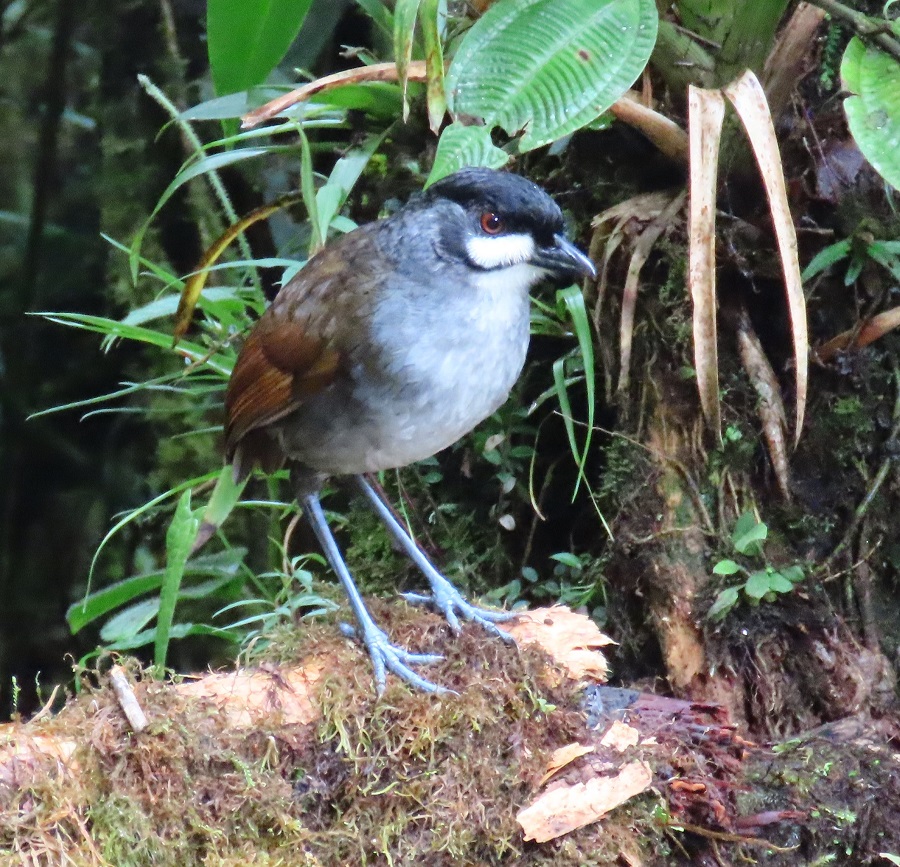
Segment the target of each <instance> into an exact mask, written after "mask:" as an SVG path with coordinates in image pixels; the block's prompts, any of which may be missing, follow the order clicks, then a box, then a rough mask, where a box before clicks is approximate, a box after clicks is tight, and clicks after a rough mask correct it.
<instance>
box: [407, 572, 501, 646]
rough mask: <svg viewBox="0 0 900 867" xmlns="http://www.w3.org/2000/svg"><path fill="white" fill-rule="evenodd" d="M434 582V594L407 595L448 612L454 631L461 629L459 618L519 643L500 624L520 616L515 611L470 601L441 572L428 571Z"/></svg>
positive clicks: (446, 617) (440, 610)
mask: <svg viewBox="0 0 900 867" xmlns="http://www.w3.org/2000/svg"><path fill="white" fill-rule="evenodd" d="M426 574H427V577H428V580H429V582H430V583H431V593H429V594H423V593H404V594H403V598H404V599H405V600H406V601H407V602H409V603H411V604H413V605H431V606H432V607H433V608H436V609H437V610H438V611H439V612H440V613H441V614H443V615H444V618H445V619H446V621H447V623H448V624H449V625H450V628H451V629H452V630H453V631H454V632H457V633H458V632H459V630H460V626H459V618H460V617H462V618H463V620H468V621H470V622H472V623H477V624H479V626H482V627H483V628H484V629H485V630H487V632H489V633H490V634H491V635H494V636H496V637H497V638H500V639H502V640H503V641H506V642H509V643H510V644H514V643H515V639H514V638H513V637H512V636H511V635H510V634H509V633H508V632H506V631H505V630H503V629H501V628H500V627H499V626H497V624H498V623H505V622H506V621H508V620H514V619H515V618H516V617H517V616H518V615H517V614H516V613H515V612H512V611H492V610H490V609H488V608H479V607H478V606H476V605H473V604H472V603H471V602H469V601H468V600H467V599H466V598H465V596H463V595H462V593H460V592H459V590H457V589H456V588H455V587H454V586H453V585H452V584H451V583H450V582H449V581H448V580H447V579H446V578H445V577H444V576H443V575H441V573H440V572H437V571H434V572H433V574H432V573H426Z"/></svg>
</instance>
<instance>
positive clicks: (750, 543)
mask: <svg viewBox="0 0 900 867" xmlns="http://www.w3.org/2000/svg"><path fill="white" fill-rule="evenodd" d="M767 534H768V528H767V527H766V525H765V524H762V523H760V522H759V521H757V520H756V515H754V514H753V512H744V514H743V515H741V517H740V518H738V519H737V522H736V523H735V525H734V532H733V533H732V534H731V541H732V543H733V544H734V548H735V550H736V551H737V552H738V553H740V554H757V553H759V552H760V551H761V550H762V546H761V545H760V544H759V543H760V542H763V541H765V538H766V535H767Z"/></svg>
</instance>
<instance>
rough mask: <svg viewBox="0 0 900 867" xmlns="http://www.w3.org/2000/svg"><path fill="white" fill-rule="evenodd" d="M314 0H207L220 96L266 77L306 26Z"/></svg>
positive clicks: (212, 63) (209, 36) (213, 68)
mask: <svg viewBox="0 0 900 867" xmlns="http://www.w3.org/2000/svg"><path fill="white" fill-rule="evenodd" d="M311 5H312V0H240V2H235V0H207V4H206V38H207V42H208V49H209V67H210V71H211V72H212V79H213V84H214V85H215V88H216V93H217V94H219V95H220V96H221V95H223V94H226V93H235V92H237V91H240V90H246V89H247V88H248V87H253V86H254V85H255V84H260V83H262V82H263V81H265V79H266V77H267V76H268V74H269V73H270V72H271V71H272V70H273V69H274V68H275V67H276V66H277V65H278V63H279V61H280V60H281V58H282V57H284V55H285V54H286V53H287V50H288V48H290V46H291V43H292V42H293V41H294V39H295V38H296V36H297V34H298V33H299V32H300V26H301V25H302V24H303V19H304V18H306V13H307V12H308V11H309V7H310V6H311Z"/></svg>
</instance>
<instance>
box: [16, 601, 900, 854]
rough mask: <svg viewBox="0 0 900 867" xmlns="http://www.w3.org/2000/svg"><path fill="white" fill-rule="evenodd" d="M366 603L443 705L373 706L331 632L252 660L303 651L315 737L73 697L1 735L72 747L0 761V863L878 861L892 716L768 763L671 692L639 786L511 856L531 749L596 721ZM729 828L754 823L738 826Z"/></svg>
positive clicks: (392, 695)
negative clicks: (6, 765)
mask: <svg viewBox="0 0 900 867" xmlns="http://www.w3.org/2000/svg"><path fill="white" fill-rule="evenodd" d="M373 608H374V609H375V614H376V617H377V618H378V619H379V620H380V621H381V622H383V623H385V625H386V626H387V628H388V630H389V631H390V633H391V635H392V636H393V637H394V639H395V640H396V641H398V642H400V643H401V644H404V645H407V646H409V647H415V648H420V649H425V648H427V649H429V650H434V651H437V652H439V653H443V654H444V655H445V659H444V660H443V661H442V662H440V663H438V664H436V665H434V666H430V667H429V669H428V675H429V677H431V678H433V679H434V680H435V681H436V682H438V683H441V684H443V685H445V686H448V687H450V688H452V689H454V690H456V691H457V692H458V693H459V694H458V695H450V696H440V697H439V696H433V695H426V694H423V693H414V692H412V691H411V690H410V689H408V688H407V687H406V686H404V685H402V684H399V683H397V682H394V681H393V680H392V681H390V682H389V684H388V688H387V690H386V691H385V693H384V695H383V696H381V697H380V698H378V697H376V696H375V693H374V689H373V685H372V677H371V668H370V665H369V663H368V660H366V659H365V657H364V655H363V654H362V652H361V651H360V650H359V648H357V647H356V646H355V645H353V644H352V643H350V642H348V641H346V640H345V639H343V638H341V637H340V635H339V634H338V632H337V630H336V629H335V627H334V625H333V624H319V625H316V626H313V627H308V628H303V629H293V630H284V631H283V632H280V633H277V634H275V635H273V637H272V639H273V640H272V642H271V644H270V645H269V647H268V649H267V651H266V657H265V659H259V660H256V662H257V663H258V665H259V666H261V667H262V668H263V670H266V671H270V672H271V675H272V677H273V678H277V677H278V672H279V671H284V670H287V668H288V667H298V666H301V665H302V660H307V661H308V660H309V659H310V658H312V657H314V656H316V657H318V658H322V656H323V655H325V656H327V657H328V658H329V659H330V660H331V661H332V662H331V663H330V664H329V667H328V673H327V674H326V675H325V677H324V679H323V680H322V681H321V682H320V685H319V687H318V692H317V694H316V696H315V701H316V703H317V704H318V706H319V707H320V708H321V711H322V716H321V718H320V719H319V720H318V721H317V722H315V723H311V724H307V725H300V724H294V725H285V724H283V721H279V720H278V718H277V714H275V715H273V717H272V721H271V724H270V725H268V724H262V725H256V726H255V727H254V728H253V729H250V730H247V729H244V730H235V729H234V728H231V727H230V726H229V724H228V721H227V716H226V715H225V714H224V713H222V712H221V711H219V709H218V708H217V706H216V705H215V704H213V703H212V702H207V701H203V700H194V701H186V700H185V698H184V697H183V696H181V695H180V694H179V693H178V692H177V691H176V690H175V689H173V688H172V685H171V684H168V683H152V682H150V683H145V684H142V685H141V687H140V688H139V690H138V694H139V696H140V700H141V704H142V706H143V708H144V710H145V712H146V714H147V716H148V717H149V719H150V720H151V725H150V728H149V729H148V730H146V731H145V732H143V733H142V734H140V735H134V734H133V733H131V731H130V729H129V727H128V725H127V723H126V722H125V720H124V718H123V716H122V713H121V709H120V707H119V705H118V703H117V701H116V699H115V697H114V696H113V694H112V692H111V691H110V690H109V689H108V688H107V687H105V686H104V687H95V688H90V689H86V690H85V691H84V692H83V693H82V694H81V695H80V696H78V697H77V698H75V699H73V700H72V701H71V702H69V704H68V705H67V707H66V708H65V710H64V711H63V712H62V713H61V714H59V715H58V716H57V717H55V718H54V719H52V720H49V721H47V722H43V723H40V727H39V728H37V727H36V726H35V725H31V726H27V725H26V724H24V723H22V724H19V725H18V727H17V728H16V729H15V730H14V731H12V733H11V737H8V740H17V739H19V740H21V741H22V742H23V743H24V742H26V741H27V740H28V738H30V737H33V736H35V734H36V733H38V732H39V734H40V735H41V736H44V737H47V738H57V739H63V740H66V741H69V742H73V743H75V744H76V745H77V746H76V748H75V752H74V756H73V758H74V763H75V765H76V769H75V770H74V771H72V772H69V773H64V774H63V773H60V772H59V770H58V768H57V767H56V763H55V762H48V764H47V766H46V767H43V768H39V769H36V770H34V769H33V770H32V771H30V772H29V774H28V779H27V780H19V781H12V782H13V785H9V783H10V782H11V781H9V780H8V779H7V778H5V777H3V775H2V774H3V768H2V767H0V864H3V865H7V864H8V865H24V864H28V865H31V864H44V863H47V864H49V863H66V864H71V865H77V867H81V865H92V867H95V865H115V867H145V865H153V867H156V865H159V867H168V865H179V867H185V865H195V864H196V865H204V867H224V865H228V867H230V865H245V864H246V865H266V867H269V865H273V867H274V865H311V867H312V865H314V867H337V865H382V864H383V865H412V864H426V865H435V867H443V865H457V864H464V865H469V864H474V865H528V867H531V865H535V867H537V865H589V867H590V865H596V867H602V865H620V864H629V863H641V864H645V865H668V864H694V863H707V862H704V861H703V858H705V857H708V856H709V853H710V852H712V851H713V850H715V851H717V852H718V853H719V855H720V856H723V854H724V853H726V852H729V853H730V854H731V855H734V857H742V858H751V860H753V859H755V860H760V859H761V860H765V862H766V863H768V864H778V865H782V864H783V865H789V864H813V863H826V861H827V863H833V864H847V865H850V864H854V865H856V864H868V863H870V862H871V863H876V862H875V861H872V859H873V858H874V857H875V856H876V854H877V853H878V852H885V851H887V852H897V851H900V825H898V824H897V822H896V817H897V815H900V788H898V785H897V782H896V781H897V780H898V779H900V760H898V757H897V755H896V750H895V749H892V748H891V746H890V743H891V739H892V738H896V737H897V735H898V733H900V724H898V721H896V720H895V721H893V722H892V721H889V720H885V721H882V723H880V724H878V725H874V724H871V723H869V722H866V721H864V720H859V721H857V723H856V725H855V727H852V728H850V729H848V728H847V727H846V725H844V724H840V723H839V724H836V726H832V727H829V728H828V729H827V730H826V729H822V730H821V731H816V732H814V733H813V734H811V735H810V736H809V737H806V738H800V739H797V738H795V739H793V740H791V741H788V742H787V743H786V744H785V745H784V746H783V747H781V748H776V749H775V750H773V749H770V748H767V747H759V748H753V747H752V746H749V745H748V744H747V743H746V742H745V741H742V740H741V739H740V738H736V737H735V736H734V733H733V730H732V729H730V728H728V726H723V725H722V718H721V713H722V712H721V711H720V710H717V709H715V708H714V707H712V706H705V705H690V703H689V702H675V703H674V705H671V706H675V705H679V706H681V707H682V708H683V709H685V712H686V713H687V716H685V717H684V724H683V725H681V724H677V723H675V722H674V720H675V717H674V716H672V713H671V712H670V711H669V710H668V708H669V707H670V705H669V704H667V702H672V701H673V700H669V699H660V700H655V699H653V698H652V697H650V700H651V703H650V705H649V706H650V707H652V706H653V702H654V701H656V702H661V703H662V704H659V705H658V706H657V708H656V710H655V711H654V712H653V713H650V715H649V716H644V717H641V716H640V715H638V716H637V717H630V718H629V720H628V721H629V722H632V723H633V724H636V725H638V727H639V728H642V729H643V731H642V736H644V737H647V736H652V737H651V739H650V740H649V741H648V742H647V746H645V747H640V748H638V754H639V755H640V757H641V758H643V759H644V760H646V761H648V762H649V763H650V764H651V766H652V767H653V770H654V787H653V788H652V789H650V790H649V791H648V792H646V793H644V794H643V795H641V796H639V797H637V798H635V799H633V800H631V801H629V802H628V803H626V804H624V805H622V806H621V807H619V808H617V809H615V810H614V811H613V812H612V813H610V814H609V815H607V816H606V817H605V818H604V819H603V820H602V821H600V822H598V823H595V824H592V825H588V826H587V827H584V828H581V829H579V830H577V831H575V832H573V833H570V834H568V835H566V836H565V837H562V838H560V839H559V840H556V841H551V842H549V843H544V844H536V843H525V842H523V840H522V832H521V829H520V828H519V826H518V825H517V823H516V820H515V817H516V814H517V812H518V810H519V809H520V808H521V807H523V806H525V805H527V804H529V803H530V802H531V801H532V800H533V798H534V796H535V794H536V792H537V791H538V789H539V781H540V779H541V777H542V775H543V773H544V771H545V769H546V766H547V758H548V756H549V755H550V753H551V752H552V751H553V750H554V749H556V748H557V747H560V746H563V745H566V744H570V743H572V742H574V741H579V742H581V743H594V744H597V743H598V738H599V734H600V733H602V732H601V731H600V729H603V730H605V728H606V724H605V723H604V724H602V725H601V726H600V727H599V728H595V729H594V730H591V729H589V728H588V723H587V718H586V714H585V713H584V712H583V711H582V710H581V708H580V692H579V690H577V689H573V687H572V686H571V684H567V683H565V682H564V680H563V679H561V678H560V673H559V671H558V670H557V669H556V668H555V667H554V665H553V664H552V663H551V662H550V661H549V660H548V659H547V658H546V657H545V656H544V655H543V654H542V653H541V652H540V651H537V650H534V649H529V648H517V647H511V646H508V645H505V644H503V643H501V642H499V641H496V640H495V639H491V638H489V637H486V636H485V635H484V634H483V633H481V631H480V630H478V629H475V628H471V627H467V628H466V629H464V631H463V633H462V635H461V636H452V635H451V634H450V633H449V631H448V630H447V628H446V626H445V625H444V624H443V623H442V621H440V620H439V619H438V618H437V617H434V616H433V615H429V614H425V613H422V612H418V611H414V610H412V609H407V608H405V607H403V606H399V605H386V604H377V603H376V604H374V605H373ZM283 667H284V668H283ZM134 674H135V675H136V676H138V677H140V676H141V674H140V672H137V671H135V672H134ZM635 707H637V705H636V706H635ZM660 708H662V710H660ZM698 715H699V716H698ZM676 716H677V715H676ZM698 720H699V722H700V723H701V724H698ZM617 755H618V754H615V753H613V752H611V751H607V752H606V753H604V752H603V749H602V748H600V747H598V748H597V750H596V751H595V752H594V753H593V754H592V755H590V756H586V757H584V758H583V760H579V761H578V762H576V763H574V764H573V765H572V766H571V767H570V768H569V769H567V771H565V772H564V773H566V774H569V775H571V779H572V781H573V782H576V781H579V780H581V779H587V778H588V776H590V775H591V774H596V773H598V772H600V773H608V772H610V771H613V770H615V767H616V764H617V763H620V762H621V758H617ZM630 758H632V757H629V759H628V760H630ZM4 783H5V785H4ZM776 814H778V815H779V816H780V818H777V819H775V820H771V824H767V823H769V822H770V820H769V819H767V818H766V817H767V816H775V815H776ZM748 816H750V817H753V818H755V819H758V818H759V817H762V819H760V821H761V822H762V823H763V824H762V825H761V826H760V827H755V826H753V825H752V822H751V824H750V825H744V826H741V824H740V820H741V817H743V818H746V817H748ZM680 826H684V827H685V828H688V829H690V828H697V829H700V831H703V829H708V831H709V835H708V836H707V835H706V834H705V833H697V832H696V831H691V830H688V831H687V832H684V831H683V830H681V829H680ZM752 837H757V838H763V837H764V838H766V839H767V840H770V841H773V843H774V844H777V847H782V848H783V849H784V851H779V849H778V848H776V846H775V845H773V846H768V845H767V844H765V842H760V841H759V840H756V842H753V841H749V842H748V840H749V838H752ZM729 857H730V856H729ZM823 858H824V859H826V861H822V860H821V859H823ZM698 859H699V860H698Z"/></svg>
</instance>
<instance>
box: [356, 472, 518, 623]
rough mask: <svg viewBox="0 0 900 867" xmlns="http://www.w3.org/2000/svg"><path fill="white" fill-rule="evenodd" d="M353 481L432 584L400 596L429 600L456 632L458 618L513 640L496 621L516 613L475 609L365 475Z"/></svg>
mask: <svg viewBox="0 0 900 867" xmlns="http://www.w3.org/2000/svg"><path fill="white" fill-rule="evenodd" d="M354 478H355V479H356V484H357V485H358V486H359V489H360V490H361V491H362V493H363V494H364V495H365V497H366V499H367V500H368V501H369V504H370V505H371V506H372V508H373V509H374V510H375V513H376V514H377V515H378V517H379V518H381V520H382V523H384V525H385V527H387V529H388V531H389V532H390V534H391V535H392V536H393V537H394V538H395V539H396V540H397V542H398V543H399V544H400V547H401V548H403V550H404V551H405V552H406V554H407V556H408V557H409V558H410V560H412V561H413V563H415V564H416V566H418V567H419V569H420V570H421V571H422V574H424V575H425V577H426V578H427V579H428V583H429V584H430V585H431V595H430V596H422V595H420V594H417V593H404V594H403V596H404V598H405V599H407V600H408V601H410V602H428V603H430V604H432V605H433V606H434V607H435V608H437V609H438V611H440V612H441V613H442V614H443V615H444V617H445V618H446V619H447V623H449V624H450V628H451V629H452V630H453V631H454V632H459V617H463V618H464V619H466V620H471V621H473V622H475V623H478V624H480V625H481V626H483V627H484V628H485V629H486V630H487V631H488V632H490V633H491V634H492V635H496V636H497V637H499V638H502V639H503V640H504V641H512V640H513V637H512V636H511V635H510V634H509V633H508V632H504V631H503V630H502V629H500V628H499V627H498V626H497V624H498V623H502V622H503V621H505V620H512V619H513V618H515V617H516V616H517V615H515V614H513V613H511V612H509V611H489V610H487V609H485V608H477V607H476V606H474V605H472V603H471V602H468V601H467V600H466V598H465V597H464V596H463V595H462V593H460V592H459V590H457V589H456V588H455V587H454V586H453V585H452V584H451V583H450V582H449V581H448V580H447V579H446V578H445V577H444V576H443V575H441V573H440V572H438V570H437V569H435V568H434V566H432V565H431V562H430V561H429V559H428V558H427V557H426V556H425V555H424V554H423V553H422V551H421V550H420V549H419V546H418V545H417V544H416V543H415V542H414V541H413V540H412V539H411V538H410V537H409V534H408V533H407V532H406V530H404V529H403V527H402V525H401V524H400V522H399V521H398V520H397V519H396V518H395V517H394V513H393V512H392V511H391V509H390V507H389V506H388V505H387V504H386V503H385V502H384V500H382V499H381V497H380V496H378V493H377V492H376V491H375V489H374V488H373V487H372V485H371V484H369V482H368V480H367V479H366V478H365V477H364V476H355V477H354Z"/></svg>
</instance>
